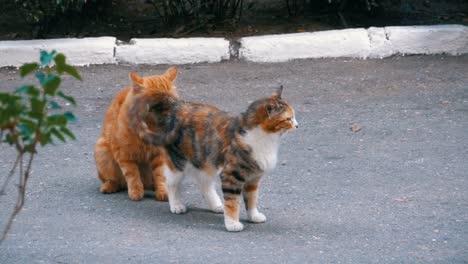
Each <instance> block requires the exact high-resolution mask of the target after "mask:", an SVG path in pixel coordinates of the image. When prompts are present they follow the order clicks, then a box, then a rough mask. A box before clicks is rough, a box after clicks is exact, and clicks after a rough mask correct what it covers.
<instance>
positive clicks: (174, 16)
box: [150, 0, 252, 31]
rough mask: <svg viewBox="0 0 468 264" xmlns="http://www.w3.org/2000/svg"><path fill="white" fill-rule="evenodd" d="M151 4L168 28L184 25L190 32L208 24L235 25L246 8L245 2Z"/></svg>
mask: <svg viewBox="0 0 468 264" xmlns="http://www.w3.org/2000/svg"><path fill="white" fill-rule="evenodd" d="M150 3H152V4H153V6H154V8H155V10H156V13H157V15H158V16H159V17H160V18H161V20H162V22H163V23H164V24H165V25H166V26H167V25H174V24H175V25H178V24H183V25H184V26H185V27H186V28H188V30H189V31H193V30H194V29H199V28H202V27H205V26H206V25H208V24H218V23H230V24H235V23H237V22H238V21H239V19H240V18H241V16H242V11H243V10H244V8H245V7H244V0H173V1H168V0H150ZM251 6H252V4H250V5H248V6H247V8H250V7H251Z"/></svg>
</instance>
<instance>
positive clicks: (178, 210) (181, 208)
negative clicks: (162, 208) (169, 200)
mask: <svg viewBox="0 0 468 264" xmlns="http://www.w3.org/2000/svg"><path fill="white" fill-rule="evenodd" d="M186 212H187V207H185V205H183V204H177V205H174V206H172V205H171V213H173V214H183V213H186Z"/></svg>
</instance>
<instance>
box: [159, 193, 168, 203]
mask: <svg viewBox="0 0 468 264" xmlns="http://www.w3.org/2000/svg"><path fill="white" fill-rule="evenodd" d="M156 201H160V202H167V201H168V197H167V192H156Z"/></svg>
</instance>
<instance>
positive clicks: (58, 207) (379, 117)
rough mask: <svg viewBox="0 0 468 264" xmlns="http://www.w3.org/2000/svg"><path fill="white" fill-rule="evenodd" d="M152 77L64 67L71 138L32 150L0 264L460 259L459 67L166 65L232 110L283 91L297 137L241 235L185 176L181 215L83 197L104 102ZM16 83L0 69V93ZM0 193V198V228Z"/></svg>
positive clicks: (463, 142)
mask: <svg viewBox="0 0 468 264" xmlns="http://www.w3.org/2000/svg"><path fill="white" fill-rule="evenodd" d="M164 69H165V67H162V66H93V67H89V68H80V71H81V73H82V75H83V77H84V80H85V81H84V82H82V83H80V82H76V81H72V80H71V79H70V78H67V79H66V80H65V81H64V85H66V91H67V92H68V93H71V94H72V95H74V96H76V98H77V99H78V103H79V107H78V108H76V109H75V112H76V113H77V115H78V119H79V120H78V122H76V123H75V124H73V130H74V131H75V133H76V135H77V137H78V139H77V141H75V142H71V143H69V144H65V145H58V146H54V147H48V148H45V149H42V150H41V154H40V156H39V157H38V159H37V160H36V163H35V164H34V172H33V175H32V179H31V182H30V186H29V191H28V195H27V204H26V206H25V209H24V211H23V212H22V213H21V214H20V215H19V217H18V219H17V221H16V222H15V225H14V228H13V230H12V231H11V233H10V236H9V238H8V240H7V241H6V242H5V243H4V244H3V245H2V247H0V263H150V262H155V263H172V262H174V263H467V262H468V191H467V190H468V182H467V180H468V162H467V160H468V56H462V57H446V56H425V57H420V56H414V57H395V58H390V59H385V60H365V61H362V60H344V59H336V60H305V61H297V62H291V63H282V64H253V63H245V62H228V63H220V64H211V65H193V66H181V67H180V75H179V78H178V81H177V84H178V87H179V91H180V94H181V96H182V97H183V98H185V99H188V100H195V101H202V102H205V103H210V104H214V105H216V106H219V107H221V108H223V109H226V110H229V111H233V112H239V111H242V110H243V109H245V107H246V106H247V104H248V102H250V101H252V100H254V99H256V98H259V97H262V96H266V95H269V94H270V93H271V92H272V91H273V89H274V88H275V87H277V86H278V85H279V84H283V85H284V86H285V92H284V96H285V97H286V98H287V99H288V100H289V101H290V102H291V103H292V104H293V105H294V106H295V108H296V113H297V118H298V121H299V124H300V129H299V130H297V131H296V132H295V133H294V134H289V135H287V136H286V137H285V138H284V141H283V142H282V146H281V150H280V160H279V164H278V166H277V169H276V170H275V171H274V172H273V173H271V174H270V175H268V176H267V177H266V178H265V180H264V183H263V185H262V188H261V189H262V190H261V196H260V208H261V209H262V211H263V213H265V214H266V215H267V217H268V221H267V223H265V224H246V229H245V230H244V231H243V232H241V233H228V232H226V231H225V230H224V226H223V221H222V216H221V215H216V214H212V213H210V212H208V211H207V210H206V209H205V208H206V205H205V204H204V201H203V200H202V197H201V195H200V193H199V191H198V187H197V186H196V185H195V184H194V181H192V180H189V179H188V180H186V181H185V182H184V192H183V194H184V199H185V200H186V201H187V204H188V207H189V212H188V213H187V214H185V215H173V214H171V213H170V212H169V206H168V204H167V203H162V202H156V201H155V200H154V198H153V194H152V193H148V195H147V196H146V198H145V199H144V200H143V201H141V202H132V201H130V200H129V199H128V198H127V194H126V193H118V194H112V195H103V194H101V193H99V191H98V188H99V181H98V180H97V178H96V172H95V165H94V160H93V144H94V143H95V140H96V138H97V136H98V134H99V132H100V127H101V122H102V118H103V114H104V111H105V109H106V107H107V105H108V104H109V102H110V100H111V98H112V96H113V95H114V94H115V93H116V92H117V91H118V90H119V89H120V88H122V87H124V86H126V85H128V84H129V80H128V77H127V76H128V72H129V71H131V70H134V71H137V72H138V73H140V74H143V75H147V74H154V73H161V72H162V71H163V70H164ZM17 76H18V74H17V72H16V71H15V70H11V69H1V70H0V79H1V80H2V83H1V87H2V88H1V89H3V90H6V89H10V88H12V87H14V86H17V85H19V84H20V83H22V82H21V81H19V80H18V78H17ZM354 123H357V124H359V126H361V127H362V129H361V130H360V131H358V132H353V131H351V130H350V127H351V125H352V124H354ZM0 158H1V163H0V172H1V175H5V173H6V171H7V169H8V167H9V166H11V163H12V158H13V157H11V156H10V155H9V154H8V151H6V149H5V147H2V151H1V152H0ZM13 194H14V189H13V187H12V188H10V189H9V194H8V196H3V197H0V217H1V221H0V222H4V221H5V218H6V216H7V214H8V213H9V211H10V209H11V207H10V206H11V204H12V203H11V202H10V201H11V200H12V199H13ZM241 217H242V218H243V219H245V212H242V216H241Z"/></svg>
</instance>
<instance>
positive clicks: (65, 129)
mask: <svg viewBox="0 0 468 264" xmlns="http://www.w3.org/2000/svg"><path fill="white" fill-rule="evenodd" d="M60 131H62V132H63V133H64V134H65V135H67V136H68V137H69V138H71V139H73V140H76V137H75V135H74V134H73V133H72V132H71V131H70V130H69V129H68V128H66V127H61V128H60Z"/></svg>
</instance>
